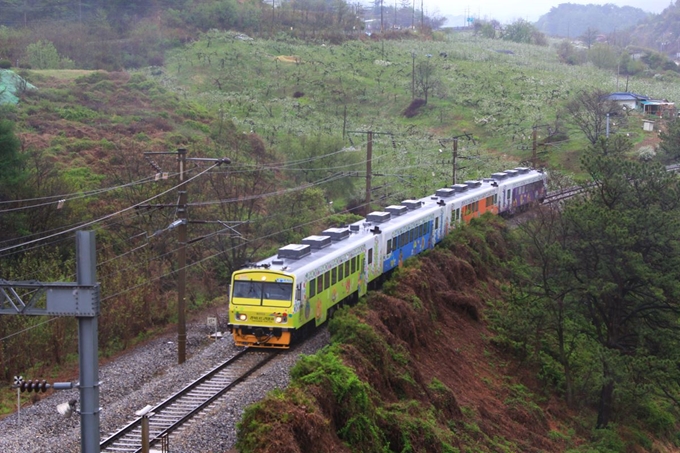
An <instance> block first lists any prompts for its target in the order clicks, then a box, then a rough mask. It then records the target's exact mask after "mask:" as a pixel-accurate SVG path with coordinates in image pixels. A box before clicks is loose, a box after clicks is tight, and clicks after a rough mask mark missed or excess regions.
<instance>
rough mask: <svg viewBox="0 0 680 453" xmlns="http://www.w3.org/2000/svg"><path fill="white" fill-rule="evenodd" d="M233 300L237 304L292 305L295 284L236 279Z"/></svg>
mask: <svg viewBox="0 0 680 453" xmlns="http://www.w3.org/2000/svg"><path fill="white" fill-rule="evenodd" d="M237 299H238V300H237ZM232 300H233V303H234V304H236V305H262V306H270V307H290V305H291V302H292V300H293V284H292V283H281V282H255V281H247V282H244V281H235V282H234V290H233V292H232Z"/></svg>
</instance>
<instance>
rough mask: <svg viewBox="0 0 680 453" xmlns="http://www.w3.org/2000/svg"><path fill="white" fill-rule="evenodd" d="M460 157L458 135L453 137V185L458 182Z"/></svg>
mask: <svg viewBox="0 0 680 453" xmlns="http://www.w3.org/2000/svg"><path fill="white" fill-rule="evenodd" d="M457 158H458V137H456V138H454V139H453V185H454V186H455V185H456V184H457V182H456V159H457Z"/></svg>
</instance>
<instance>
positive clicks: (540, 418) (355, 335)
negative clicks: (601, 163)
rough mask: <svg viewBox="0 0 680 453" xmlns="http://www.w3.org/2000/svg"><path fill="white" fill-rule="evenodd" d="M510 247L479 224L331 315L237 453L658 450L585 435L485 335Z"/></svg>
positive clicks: (586, 422) (253, 419)
mask: <svg viewBox="0 0 680 453" xmlns="http://www.w3.org/2000/svg"><path fill="white" fill-rule="evenodd" d="M515 247H516V244H514V243H513V239H512V238H511V233H510V230H509V229H508V228H507V226H506V225H505V224H504V223H503V222H502V221H499V220H497V219H489V218H487V219H484V220H483V221H480V222H474V223H473V225H472V226H470V227H465V228H463V229H460V230H455V232H454V233H451V235H450V237H449V238H447V240H446V241H445V243H444V245H442V246H441V247H438V248H436V249H435V250H432V251H430V252H428V253H426V254H425V255H424V256H422V257H420V258H419V259H417V260H409V261H407V262H406V263H405V265H404V267H403V268H400V269H399V270H398V272H397V273H396V275H395V276H394V278H393V280H392V281H391V282H388V283H387V284H386V285H385V289H384V293H371V294H370V295H369V296H368V298H367V301H366V302H365V303H360V304H359V306H357V307H354V308H351V309H347V310H343V311H342V312H340V313H339V314H338V315H336V317H335V318H334V319H333V320H332V321H331V323H330V326H329V329H330V331H331V346H330V347H329V348H327V349H325V350H324V351H322V352H320V353H317V354H316V355H314V356H311V357H307V358H305V359H303V360H301V361H300V362H299V363H298V365H297V366H296V368H295V369H294V370H293V372H292V376H293V382H292V384H291V386H290V387H289V388H287V389H286V390H285V391H277V392H274V393H273V394H271V395H270V396H269V397H267V398H266V399H265V400H263V401H262V402H261V403H259V404H257V405H255V406H253V407H252V408H251V409H249V410H248V411H247V412H246V414H245V416H244V419H243V421H242V424H241V426H240V432H239V443H238V447H239V451H240V452H241V453H250V452H258V453H274V452H285V453H288V452H291V453H292V452H307V451H314V452H318V453H328V452H344V451H361V452H366V453H368V452H381V451H385V450H384V449H383V446H384V445H389V451H402V452H403V451H418V452H428V453H431V452H459V451H460V452H463V451H477V452H498V451H504V452H527V453H529V452H536V453H538V452H555V453H557V452H567V451H568V452H574V453H576V452H592V451H598V452H614V451H622V452H623V451H625V452H630V453H633V452H637V453H642V452H643V451H655V452H670V451H672V448H673V447H670V446H667V445H665V444H664V443H663V442H657V441H655V442H653V443H652V441H649V444H647V447H652V448H651V449H649V448H647V447H643V446H641V445H640V442H641V439H642V438H647V437H646V436H649V434H648V433H644V432H643V431H640V430H639V429H640V428H639V427H632V426H628V425H627V423H631V422H633V420H631V419H629V418H627V417H626V415H625V414H622V415H621V417H620V418H619V419H618V421H619V423H620V425H619V428H620V429H618V430H617V429H616V428H613V429H611V430H592V421H593V419H594V417H595V411H594V407H592V406H589V405H588V404H587V403H586V402H585V401H582V402H580V403H579V404H578V406H577V407H576V408H571V409H570V408H568V407H567V406H566V404H565V402H564V400H563V399H562V397H560V396H559V394H558V393H557V392H555V389H554V388H551V386H550V385H549V384H547V383H546V382H545V381H544V382H541V381H539V380H538V379H536V376H537V374H539V370H538V369H535V368H534V367H533V366H532V365H531V361H530V360H523V359H522V358H521V357H520V356H515V355H514V354H513V353H512V352H513V348H512V347H511V344H510V343H508V342H506V339H504V338H503V337H502V336H499V335H498V333H497V332H494V331H492V330H490V326H491V325H493V324H495V322H493V321H491V320H493V319H494V318H495V317H496V316H497V313H498V312H497V311H496V310H497V308H496V307H497V306H498V305H499V304H502V302H501V300H502V299H504V298H506V297H507V296H508V295H507V293H506V291H507V290H508V284H509V281H508V277H509V274H508V272H510V268H511V265H510V263H511V262H512V260H513V253H514V252H515V251H516V249H515ZM617 431H618V432H617ZM273 433H276V435H275V436H273V435H272V434H273Z"/></svg>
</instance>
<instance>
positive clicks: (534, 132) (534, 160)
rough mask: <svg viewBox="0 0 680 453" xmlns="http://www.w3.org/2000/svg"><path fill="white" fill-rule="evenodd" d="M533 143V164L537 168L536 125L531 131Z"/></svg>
mask: <svg viewBox="0 0 680 453" xmlns="http://www.w3.org/2000/svg"><path fill="white" fill-rule="evenodd" d="M531 135H532V139H533V140H532V141H533V145H532V146H531V166H532V167H534V168H536V148H538V132H537V130H536V126H534V128H533V131H532V133H531Z"/></svg>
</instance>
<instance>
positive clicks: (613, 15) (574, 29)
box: [535, 3, 649, 38]
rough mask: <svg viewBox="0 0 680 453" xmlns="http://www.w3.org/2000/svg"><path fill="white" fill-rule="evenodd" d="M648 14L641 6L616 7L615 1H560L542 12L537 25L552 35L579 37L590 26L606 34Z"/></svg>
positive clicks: (622, 28) (619, 29)
mask: <svg viewBox="0 0 680 453" xmlns="http://www.w3.org/2000/svg"><path fill="white" fill-rule="evenodd" d="M648 16H649V14H648V13H646V12H644V11H643V10H641V9H640V8H633V7H631V6H616V5H613V4H611V3H608V4H606V5H593V4H588V5H579V4H573V3H560V4H559V5H558V6H557V7H552V8H550V11H549V12H548V13H546V14H544V15H542V16H541V17H540V18H539V19H538V21H537V22H536V24H535V25H536V27H537V28H538V29H539V30H540V31H542V32H543V33H545V34H547V35H550V36H559V37H563V38H577V37H579V36H582V35H583V34H584V32H585V31H586V30H587V29H589V28H590V29H594V30H598V31H599V32H600V33H602V34H609V33H612V32H615V31H622V30H626V29H630V28H632V27H634V26H636V25H637V24H638V23H640V22H642V21H644V20H645V19H647V18H648Z"/></svg>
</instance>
